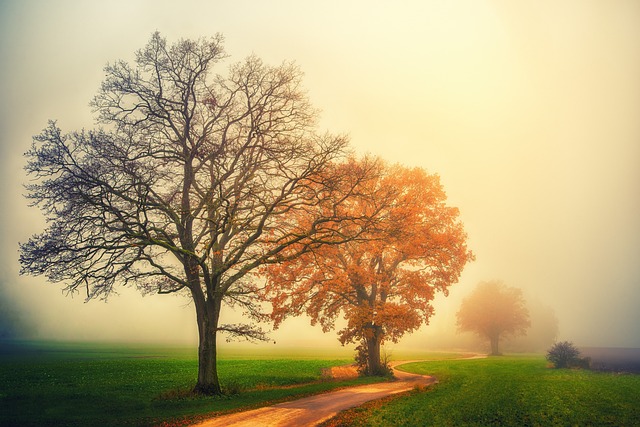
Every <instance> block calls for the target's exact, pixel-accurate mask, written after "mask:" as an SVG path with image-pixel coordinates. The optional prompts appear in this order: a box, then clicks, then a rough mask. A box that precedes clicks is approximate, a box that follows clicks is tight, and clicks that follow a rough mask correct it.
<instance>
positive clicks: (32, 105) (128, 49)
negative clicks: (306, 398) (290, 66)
mask: <svg viewBox="0 0 640 427" xmlns="http://www.w3.org/2000/svg"><path fill="white" fill-rule="evenodd" d="M638 22H640V2H638V1H635V0H611V1H606V2H604V1H599V0H541V1H535V2H533V1H514V0H486V1H482V0H473V1H472V0H455V1H444V0H438V1H436V0H422V1H403V2H385V1H372V0H368V1H350V2H342V1H322V2H300V1H293V0H290V1H247V0H241V1H226V0H220V1H196V0H183V1H181V2H179V3H177V2H171V1H156V0H137V1H129V0H115V1H110V2H87V1H81V0H57V1H55V2H54V1H48V0H0V93H1V94H2V96H1V97H0V162H1V167H0V174H1V175H0V202H1V203H0V237H1V239H0V336H3V335H4V336H5V337H23V338H36V339H55V340H106V341H133V342H159V341H170V342H177V343H195V342H196V341H197V338H196V335H197V334H196V324H195V314H194V309H193V306H192V305H190V304H189V301H188V300H187V299H183V298H180V297H175V296H146V297H142V296H140V295H138V294H137V293H136V291H134V290H130V289H123V290H121V292H120V295H118V296H113V297H112V298H110V299H109V301H108V302H107V303H104V302H100V301H92V302H89V303H85V302H84V300H83V298H82V297H81V296H76V297H74V298H72V297H68V296H65V295H63V294H62V292H61V285H59V284H51V283H46V281H45V279H44V278H41V277H25V276H20V275H19V273H18V271H19V265H18V242H24V241H26V240H27V239H28V238H29V237H30V236H31V235H33V234H35V233H38V232H40V231H41V230H42V229H43V227H44V222H43V219H42V216H41V214H40V212H39V211H38V210H37V209H36V208H30V207H29V206H28V205H27V201H26V200H25V199H24V197H23V196H22V194H23V193H24V189H23V185H24V184H25V183H26V182H27V177H26V175H25V173H24V171H23V167H24V164H25V160H24V157H23V153H24V152H25V151H27V149H28V148H29V146H30V144H31V138H32V136H33V135H36V134H38V133H39V132H40V131H41V130H42V129H43V128H44V127H45V126H46V124H47V120H49V119H55V120H57V121H58V125H59V126H60V127H61V128H62V129H63V130H64V131H72V130H77V129H81V128H91V127H93V126H94V117H93V116H92V113H91V109H90V107H89V106H88V104H89V101H90V100H91V98H92V97H93V96H94V95H95V93H96V91H97V89H98V88H99V85H100V82H101V80H102V78H103V72H102V69H103V67H104V66H105V65H106V64H107V63H108V62H112V61H115V60H117V59H124V60H127V61H131V60H132V59H133V55H134V52H135V51H136V50H137V49H140V48H142V47H143V46H144V45H145V44H146V42H147V41H148V40H149V38H150V37H151V34H152V33H153V32H154V31H156V30H157V31H160V33H161V34H162V35H163V36H164V37H166V38H167V39H168V41H169V42H171V41H175V40H177V39H180V38H198V37H207V36H212V35H214V34H215V33H222V34H223V35H224V37H225V49H226V51H227V53H228V54H229V55H230V58H229V59H230V61H231V62H234V61H240V60H242V59H243V58H244V57H246V56H248V55H250V54H255V55H257V56H259V57H261V58H262V59H263V60H264V61H265V62H267V63H270V64H274V65H275V64H279V63H281V62H283V61H291V60H292V61H295V63H296V64H297V65H298V66H299V67H300V68H301V69H302V71H303V72H304V73H305V77H304V85H305V88H306V90H307V93H308V95H309V97H310V99H311V102H312V103H313V105H314V106H315V107H317V108H319V109H320V110H321V116H320V121H319V125H320V128H321V129H322V130H328V131H330V132H332V133H345V134H348V135H349V136H350V140H351V145H352V147H353V149H354V150H355V151H356V152H357V153H360V154H364V153H371V154H374V155H378V156H380V157H382V158H384V159H386V160H388V161H389V162H400V163H402V164H404V165H407V166H419V167H423V168H425V169H426V170H428V171H429V172H432V173H438V174H439V175H440V177H441V181H442V184H443V186H444V188H445V190H446V192H447V195H448V200H449V203H450V204H451V205H453V206H457V207H458V208H459V209H460V212H461V220H462V221H463V222H464V224H465V227H466V230H467V232H468V235H469V240H468V244H469V247H470V248H471V249H472V250H473V251H474V253H475V255H476V261H475V262H473V263H471V264H469V265H468V266H467V268H466V269H465V271H464V273H463V274H462V276H461V278H460V280H459V282H458V283H456V284H454V285H453V286H452V287H451V288H450V291H451V292H450V295H449V296H448V297H446V298H444V297H442V296H439V297H438V298H436V300H435V301H434V307H435V310H436V314H435V316H434V317H433V318H432V320H431V322H430V325H429V326H426V327H423V328H422V329H421V330H420V331H418V332H416V333H414V334H413V335H412V336H409V337H407V338H405V339H403V341H402V342H401V343H404V344H405V345H408V346H414V347H420V346H428V344H429V342H430V341H435V340H437V337H438V336H442V335H443V334H452V333H454V331H455V312H456V311H457V310H458V307H459V304H460V301H461V300H462V299H463V298H464V297H465V296H466V295H468V294H469V293H470V292H471V291H472V290H473V288H474V287H475V285H476V284H477V283H478V282H480V281H486V280H492V279H500V280H502V281H504V282H505V283H506V284H507V285H509V286H515V287H519V288H521V289H523V291H524V295H525V298H527V299H529V300H536V301H539V302H541V303H542V304H544V305H547V306H549V307H551V308H553V310H555V313H556V315H557V317H558V321H559V335H558V339H562V340H565V339H566V340H571V341H573V342H574V343H576V344H577V345H581V346H617V347H640V329H639V327H638V326H639V325H640V310H638V309H637V307H638V306H639V305H640V191H639V184H640V26H639V25H638ZM218 71H219V72H220V73H222V74H224V72H225V69H220V70H218ZM237 316H238V315H237V314H235V313H230V312H227V313H223V320H225V319H227V320H233V319H234V318H236V317H237ZM272 336H273V338H274V340H275V341H276V342H277V343H279V344H278V345H302V344H304V345H315V344H314V343H323V344H326V345H335V346H339V343H338V342H337V339H336V337H335V334H334V333H329V334H323V333H322V332H321V331H320V330H319V329H318V328H312V327H311V326H309V325H308V320H307V319H292V320H289V321H287V322H285V323H284V325H283V326H282V327H281V328H280V329H279V330H278V331H275V332H274V333H273V334H272ZM301 337H304V338H301Z"/></svg>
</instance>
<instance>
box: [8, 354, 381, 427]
mask: <svg viewBox="0 0 640 427" xmlns="http://www.w3.org/2000/svg"><path fill="white" fill-rule="evenodd" d="M348 363H350V361H349V360H348V359H301V360H293V359H286V358H279V359H258V360H250V359H248V358H247V357H246V356H245V357H236V358H224V359H222V360H220V362H219V374H220V378H221V382H222V386H223V388H225V389H226V390H228V391H231V392H236V393H237V392H239V393H238V394H235V395H230V396H225V397H220V398H211V397H193V396H191V395H189V393H188V392H189V390H190V389H191V387H192V386H193V385H194V384H195V375H196V373H197V361H196V356H195V351H194V350H193V349H186V348H173V349H172V348H153V347H144V346H135V347H131V346H129V347H128V346H113V345H94V344H91V345H89V344H81V345H78V344H47V345H44V344H41V343H38V344H32V345H26V346H25V345H22V346H18V347H13V348H8V349H7V347H6V346H5V347H4V349H2V348H0V425H1V426H13V425H15V426H42V425H47V426H55V425H59V426H74V425H78V426H86V425H108V426H118V425H127V426H136V425H156V424H158V423H160V422H164V421H167V422H168V421H171V425H179V424H184V422H186V421H189V420H194V419H196V418H197V417H199V416H205V415H203V414H209V415H210V414H212V413H214V412H219V411H228V410H233V409H236V408H241V407H256V406H261V405H264V404H265V403H267V402H273V401H279V400H286V399H291V398H293V397H296V396H304V395H308V394H313V393H318V392H322V391H325V390H330V389H332V388H336V387H339V386H344V385H349V384H353V383H362V382H363V381H371V380H353V381H349V382H343V383H335V382H327V381H321V373H322V369H323V368H327V367H331V366H337V365H344V364H348ZM281 386H295V387H286V388H277V387H281Z"/></svg>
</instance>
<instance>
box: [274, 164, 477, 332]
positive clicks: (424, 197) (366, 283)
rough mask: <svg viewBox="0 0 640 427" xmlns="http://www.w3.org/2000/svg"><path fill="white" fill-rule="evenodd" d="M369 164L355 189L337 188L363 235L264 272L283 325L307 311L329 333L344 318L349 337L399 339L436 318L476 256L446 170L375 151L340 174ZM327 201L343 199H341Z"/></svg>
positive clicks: (360, 170)
mask: <svg viewBox="0 0 640 427" xmlns="http://www.w3.org/2000/svg"><path fill="white" fill-rule="evenodd" d="M363 171H366V173H367V179H359V180H358V181H357V182H355V183H354V186H351V187H349V185H348V184H344V183H343V184H342V185H343V188H341V189H338V190H339V191H336V192H335V193H333V194H332V195H331V197H334V198H335V197H341V195H342V194H344V195H345V196H344V197H348V199H347V200H345V201H344V203H341V204H339V206H340V209H341V210H342V211H341V212H340V215H344V216H348V217H351V218H354V219H359V220H360V222H357V221H352V222H349V223H348V224H349V226H350V227H356V226H358V227H362V229H361V230H360V232H359V233H353V230H351V234H350V235H353V236H355V237H354V238H352V239H350V240H349V241H347V242H346V243H344V242H342V243H341V244H335V245H332V244H323V245H318V246H317V247H314V248H311V249H310V250H308V251H306V252H305V253H304V254H303V255H302V256H299V257H296V258H292V259H290V260H285V261H283V262H281V263H279V264H272V265H269V266H267V267H266V268H265V269H264V270H263V271H262V273H263V274H265V276H266V278H267V286H266V289H265V296H266V298H267V299H268V300H269V301H270V302H271V304H272V305H273V312H272V314H271V317H272V320H273V321H274V323H275V325H276V327H277V326H278V325H279V324H280V323H281V322H282V321H283V320H284V319H285V318H286V317H287V316H296V315H301V314H307V315H308V316H309V317H310V318H311V322H312V324H320V325H321V327H322V329H323V330H324V331H325V332H326V331H329V330H331V329H333V328H334V326H335V321H336V319H337V318H338V317H339V316H343V317H344V318H345V319H346V321H347V326H346V327H345V328H344V329H342V330H341V331H339V339H340V341H341V342H342V343H343V344H345V343H349V342H356V341H359V340H361V339H366V338H369V337H368V336H367V334H372V333H374V332H373V331H374V330H381V331H382V340H383V341H384V340H391V341H394V342H396V341H397V340H398V339H399V338H400V337H402V336H403V335H404V334H405V333H407V332H411V331H414V330H416V329H417V328H419V327H420V326H421V325H422V324H423V323H425V324H426V323H428V321H429V318H430V317H431V316H432V315H433V313H434V310H433V307H432V305H431V301H432V300H433V298H434V296H435V294H436V292H443V293H444V294H445V295H446V294H447V293H448V287H449V286H450V285H451V284H453V283H455V282H457V280H458V278H459V276H460V274H461V272H462V269H463V268H464V266H465V264H466V263H467V262H468V261H471V260H472V259H473V254H472V253H471V251H469V250H468V249H467V246H466V239H467V235H466V233H465V231H464V228H463V224H462V223H461V222H460V221H459V219H458V215H459V212H458V209H456V208H454V207H450V206H447V205H446V203H445V202H446V194H445V192H444V190H443V188H442V186H441V184H440V180H439V177H438V176H437V175H432V174H428V173H427V172H425V171H424V170H423V169H420V168H407V167H403V166H400V165H393V166H390V165H387V164H385V163H384V162H382V161H380V160H377V159H374V160H372V159H369V158H365V159H363V160H353V159H352V160H350V161H348V162H346V163H344V164H341V165H338V166H336V170H335V171H333V173H337V174H343V175H347V176H348V175H354V176H362V173H363ZM327 206H336V203H335V200H334V202H333V203H328V204H327ZM318 208H321V207H318ZM333 215H334V216H335V212H333ZM289 220H290V221H296V222H304V221H305V218H304V217H301V216H300V215H297V216H296V217H295V218H289ZM343 231H344V232H343V233H341V234H343V235H347V234H349V231H348V230H343Z"/></svg>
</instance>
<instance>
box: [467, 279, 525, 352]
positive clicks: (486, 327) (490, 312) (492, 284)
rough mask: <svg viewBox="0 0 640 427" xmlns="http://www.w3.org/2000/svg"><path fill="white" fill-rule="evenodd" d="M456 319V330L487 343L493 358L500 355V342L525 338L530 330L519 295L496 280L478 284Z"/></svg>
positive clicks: (519, 292)
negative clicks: (504, 339)
mask: <svg viewBox="0 0 640 427" xmlns="http://www.w3.org/2000/svg"><path fill="white" fill-rule="evenodd" d="M456 316H457V325H458V330H459V331H460V332H473V333H475V334H477V335H478V336H480V337H483V338H486V339H488V340H489V343H490V345H491V354H492V355H499V354H500V350H499V344H500V339H501V338H505V337H508V336H516V335H525V334H526V333H527V328H529V326H530V321H529V310H528V309H527V307H526V303H525V300H524V298H523V296H522V291H521V290H520V289H518V288H514V287H508V286H506V285H505V284H504V283H502V282H501V281H497V280H493V281H489V282H481V283H479V284H478V286H477V287H476V289H475V290H474V291H473V292H472V293H471V295H469V296H468V297H467V298H465V299H464V300H463V301H462V305H461V306H460V310H459V311H458V313H457V314H456Z"/></svg>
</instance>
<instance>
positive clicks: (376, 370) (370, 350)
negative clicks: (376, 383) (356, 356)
mask: <svg viewBox="0 0 640 427" xmlns="http://www.w3.org/2000/svg"><path fill="white" fill-rule="evenodd" d="M368 328H371V331H372V334H371V336H367V337H366V338H365V341H366V344H367V374H368V375H384V374H385V369H383V366H382V363H381V361H380V345H381V343H382V328H381V327H380V326H376V325H370V326H368Z"/></svg>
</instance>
